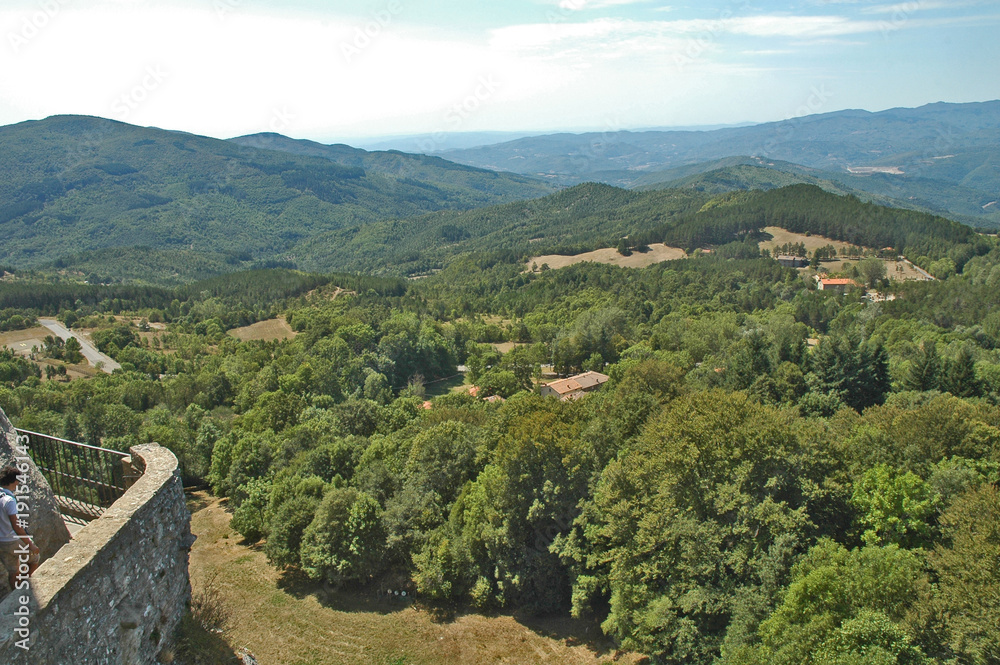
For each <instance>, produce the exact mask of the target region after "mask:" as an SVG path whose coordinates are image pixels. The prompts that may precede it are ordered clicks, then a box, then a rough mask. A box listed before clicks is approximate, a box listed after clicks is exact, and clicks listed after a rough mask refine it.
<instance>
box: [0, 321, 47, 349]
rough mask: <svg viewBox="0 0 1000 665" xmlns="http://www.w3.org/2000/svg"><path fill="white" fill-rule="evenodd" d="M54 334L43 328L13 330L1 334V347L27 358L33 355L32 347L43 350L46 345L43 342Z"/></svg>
mask: <svg viewBox="0 0 1000 665" xmlns="http://www.w3.org/2000/svg"><path fill="white" fill-rule="evenodd" d="M51 334H52V332H51V331H50V330H49V329H48V328H43V327H41V326H39V327H37V328H28V329H27V330H11V331H9V332H3V333H0V347H7V348H8V349H10V350H12V351H13V352H14V353H17V354H19V355H22V356H26V355H28V354H29V353H31V347H33V346H37V347H38V348H39V349H40V348H42V347H43V346H44V345H45V343H44V342H43V341H42V340H43V339H45V337H46V336H48V335H51Z"/></svg>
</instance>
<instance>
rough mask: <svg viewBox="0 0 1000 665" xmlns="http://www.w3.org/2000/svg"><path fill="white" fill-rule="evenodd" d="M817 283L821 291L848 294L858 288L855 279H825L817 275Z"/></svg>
mask: <svg viewBox="0 0 1000 665" xmlns="http://www.w3.org/2000/svg"><path fill="white" fill-rule="evenodd" d="M816 282H817V284H818V285H819V286H818V288H819V290H820V291H837V292H839V293H847V292H848V291H853V290H854V289H856V288H858V283H857V282H855V281H854V280H853V279H824V278H822V277H819V276H818V275H817V277H816Z"/></svg>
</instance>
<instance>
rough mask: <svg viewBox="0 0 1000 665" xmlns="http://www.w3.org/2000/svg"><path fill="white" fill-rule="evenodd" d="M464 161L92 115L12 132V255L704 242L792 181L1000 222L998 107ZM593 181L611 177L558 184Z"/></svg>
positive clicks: (236, 265) (81, 259) (574, 247)
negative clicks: (705, 222) (719, 221)
mask: <svg viewBox="0 0 1000 665" xmlns="http://www.w3.org/2000/svg"><path fill="white" fill-rule="evenodd" d="M448 155H449V157H450V158H451V159H456V160H461V161H463V162H465V163H463V164H459V163H456V162H454V161H450V160H446V159H443V158H441V157H438V156H428V155H421V154H409V153H403V152H399V151H376V152H369V151H365V150H360V149H357V148H352V147H350V146H347V145H340V144H336V145H324V144H321V143H316V142H313V141H306V140H296V139H291V138H288V137H285V136H281V135H279V134H254V135H250V136H242V137H238V138H235V139H231V140H227V141H223V140H218V139H212V138H207V137H202V136H196V135H193V134H187V133H183V132H175V131H167V130H162V129H155V128H142V127H135V126H132V125H127V124H124V123H120V122H115V121H111V120H104V119H100V118H92V117H84V116H55V117H52V118H48V119H45V120H40V121H31V122H24V123H20V124H17V125H11V126H7V127H0V233H2V234H3V238H4V242H3V244H2V245H0V266H7V267H14V268H57V269H68V270H71V271H74V272H76V273H77V274H83V275H84V276H86V277H87V278H88V279H93V280H101V281H107V280H118V279H127V280H145V281H151V282H156V283H171V282H173V283H177V282H187V281H192V280H195V279H200V278H204V277H207V276H210V275H214V274H218V273H221V272H230V271H235V270H240V269H246V268H255V267H268V266H275V265H277V266H287V267H296V268H300V269H304V270H311V271H327V270H360V271H365V272H371V273H386V274H403V275H414V274H421V273H425V272H427V271H430V270H434V269H437V268H440V267H442V266H443V265H445V264H446V263H447V262H448V261H449V260H451V258H453V257H454V256H456V255H458V254H460V253H462V252H493V253H497V252H500V253H506V254H505V255H514V254H525V253H529V252H536V251H537V250H541V249H545V250H548V251H565V252H572V251H578V250H585V249H594V248H596V247H606V246H609V245H611V246H613V245H614V244H616V243H617V242H618V241H619V240H620V239H621V238H622V237H623V236H626V235H628V236H632V235H634V234H640V235H641V234H647V235H649V237H650V238H654V237H659V236H662V235H663V234H665V233H668V231H669V230H670V229H671V228H674V226H676V225H678V224H682V225H685V227H684V228H685V229H687V230H686V231H685V232H684V234H686V235H683V236H678V237H683V238H694V239H698V238H700V236H699V233H698V232H697V230H696V229H694V227H691V228H688V227H689V226H690V225H694V226H697V225H698V224H699V223H701V222H700V221H699V220H702V219H703V216H699V215H698V213H699V211H700V210H701V208H702V206H704V205H707V204H708V203H709V202H710V200H711V199H712V198H713V197H717V196H719V195H725V194H726V193H728V192H732V191H738V190H758V191H764V192H767V191H769V190H777V189H781V188H787V187H789V186H790V185H800V186H801V185H810V186H812V187H808V188H806V189H804V190H796V192H799V193H798V194H796V196H797V197H798V198H796V203H795V207H796V210H799V209H805V207H807V206H808V205H809V203H810V202H812V203H814V204H815V205H816V206H826V207H829V206H830V205H832V204H831V201H832V200H833V199H831V198H824V196H826V195H823V196H820V195H819V194H822V190H826V192H828V193H831V194H837V195H846V194H852V195H854V196H856V197H858V198H860V199H862V200H863V201H867V202H873V203H878V204H882V205H889V206H893V207H897V208H909V209H913V210H916V211H921V212H927V211H932V212H936V213H940V214H945V215H946V216H948V217H950V218H951V219H955V220H960V221H965V222H967V223H969V224H972V225H979V226H993V227H1000V203H997V201H998V200H1000V102H990V103H983V104H961V105H953V104H935V105H931V106H926V107H923V108H920V109H894V110H892V111H885V112H882V113H866V112H862V111H844V112H838V113H831V114H825V115H819V116H810V117H807V118H802V119H799V120H795V121H787V122H785V123H771V124H768V125H758V126H753V127H730V128H724V129H719V130H713V131H696V132H686V131H670V132H659V131H652V132H620V133H613V134H607V135H596V134H589V135H588V134H584V135H572V134H557V135H549V136H539V137H533V138H521V139H518V140H516V141H512V142H506V143H500V144H497V145H493V146H489V147H484V148H476V149H473V150H463V151H453V152H450V153H448ZM493 168H495V169H504V170H505V171H493V170H490V169H493ZM511 171H515V172H511ZM587 181H591V182H597V183H603V184H598V185H587V186H585V187H574V188H573V189H570V190H566V191H559V190H561V189H563V188H564V187H565V186H566V185H567V184H572V183H576V182H587ZM607 185H615V186H616V187H610V186H607ZM623 188H626V189H623ZM629 190H631V191H629ZM661 190H662V191H661ZM803 192H804V193H803ZM546 195H550V196H548V197H546ZM540 197H546V198H540ZM748 200H752V201H754V202H755V203H754V205H765V204H767V202H768V201H772V200H774V201H776V200H778V199H748ZM767 205H769V204H767ZM841 209H842V210H844V211H853V210H855V209H854V208H852V207H850V206H846V207H841ZM748 210H749V209H748ZM857 210H859V211H862V212H863V211H864V210H866V209H862V208H858V209H857ZM754 214H757V213H754ZM851 214H853V212H852V213H851ZM865 214H867V213H865ZM705 219H708V218H707V217H706V218H705ZM899 219H901V220H909V221H910V222H912V223H918V221H916V220H923V219H924V218H922V217H919V216H918V217H914V216H912V215H909V214H906V215H903V214H900V215H899ZM942 221H943V220H942ZM919 223H920V224H924V223H925V222H924V221H919ZM692 229H694V230H692ZM859 232H860V231H858V230H857V229H855V231H852V233H859ZM685 242H688V241H687V240H685ZM692 242H693V241H692Z"/></svg>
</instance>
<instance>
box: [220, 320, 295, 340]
mask: <svg viewBox="0 0 1000 665" xmlns="http://www.w3.org/2000/svg"><path fill="white" fill-rule="evenodd" d="M229 334H230V335H232V336H233V337H235V338H236V339H239V340H242V341H244V342H247V341H250V340H261V341H265V342H273V341H275V340H285V339H291V338H293V337H295V331H294V330H292V327H291V326H290V325H288V322H287V321H285V320H284V319H283V318H281V317H278V318H277V319H268V320H267V321H258V322H257V323H255V324H253V325H250V326H246V327H244V328H234V329H233V330H230V331H229Z"/></svg>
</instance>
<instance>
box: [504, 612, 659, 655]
mask: <svg viewBox="0 0 1000 665" xmlns="http://www.w3.org/2000/svg"><path fill="white" fill-rule="evenodd" d="M514 620H515V621H517V622H518V623H519V624H521V625H522V626H524V627H525V628H527V629H529V630H531V631H532V632H534V633H535V634H536V635H539V636H541V637H545V638H548V639H550V640H556V641H558V642H562V643H563V644H565V645H566V646H569V647H580V646H582V647H586V648H587V650H589V651H591V652H592V653H594V655H596V656H598V657H601V658H609V659H613V660H616V661H617V660H618V659H619V658H620V657H621V656H622V655H623V652H622V651H620V650H619V648H618V645H616V644H615V641H614V640H613V639H611V638H610V637H608V636H607V635H605V634H604V631H602V630H601V626H600V624H599V623H598V622H597V621H588V620H584V619H574V618H573V617H570V616H561V615H553V616H531V615H527V614H520V613H515V614H514ZM633 662H636V661H633ZM638 662H648V661H642V660H640V661H638Z"/></svg>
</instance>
